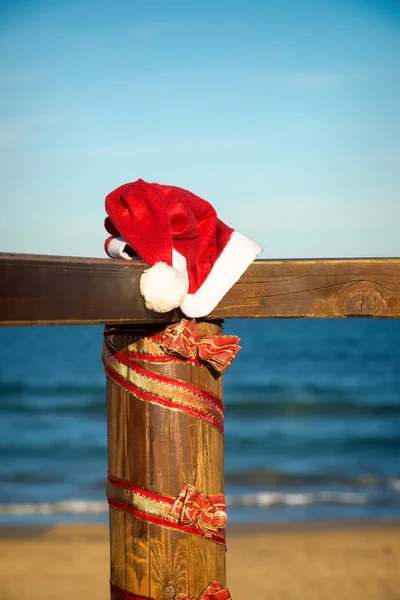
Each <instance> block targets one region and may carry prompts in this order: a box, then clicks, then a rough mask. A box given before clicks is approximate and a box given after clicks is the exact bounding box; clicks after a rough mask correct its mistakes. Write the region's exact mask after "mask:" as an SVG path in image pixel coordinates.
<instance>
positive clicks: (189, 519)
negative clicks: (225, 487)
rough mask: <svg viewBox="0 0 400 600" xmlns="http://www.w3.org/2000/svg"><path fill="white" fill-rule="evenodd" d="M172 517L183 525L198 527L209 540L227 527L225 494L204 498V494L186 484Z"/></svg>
mask: <svg viewBox="0 0 400 600" xmlns="http://www.w3.org/2000/svg"><path fill="white" fill-rule="evenodd" d="M170 515H171V516H172V517H173V518H175V519H176V521H177V522H178V523H180V524H181V525H194V524H195V525H197V527H198V528H199V529H200V531H201V532H202V533H203V534H204V535H205V536H206V537H208V538H212V536H213V535H215V534H217V533H218V530H219V529H225V527H226V506H225V499H224V495H223V494H215V495H213V496H208V497H207V498H204V496H203V494H202V493H201V492H199V491H198V490H196V488H194V487H193V486H192V485H190V484H189V483H186V484H185V485H184V486H183V488H182V489H181V491H180V492H179V495H178V497H177V498H176V500H175V502H174V504H173V506H172V508H171V511H170Z"/></svg>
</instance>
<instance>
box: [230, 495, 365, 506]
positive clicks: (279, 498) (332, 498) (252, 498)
mask: <svg viewBox="0 0 400 600" xmlns="http://www.w3.org/2000/svg"><path fill="white" fill-rule="evenodd" d="M368 501H369V499H368V496H367V495H366V494H358V493H352V492H317V493H308V494H300V493H291V494H290V493H287V494H285V493H281V492H258V493H257V494H247V495H244V496H231V497H229V496H228V497H227V499H226V503H227V505H230V506H258V507H268V506H279V505H285V506H302V505H305V504H367V503H368Z"/></svg>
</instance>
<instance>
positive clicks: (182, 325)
mask: <svg viewBox="0 0 400 600" xmlns="http://www.w3.org/2000/svg"><path fill="white" fill-rule="evenodd" d="M161 347H162V348H163V350H164V351H165V352H167V353H173V354H177V355H178V356H182V357H183V358H187V359H189V358H199V359H200V360H202V361H205V362H209V363H210V364H211V365H212V366H213V367H214V369H216V370H217V371H218V372H219V373H223V372H224V371H225V369H227V368H228V367H229V365H230V364H232V361H233V360H234V358H235V356H236V355H237V353H238V352H239V350H240V346H239V338H238V337H237V336H236V335H209V336H203V337H202V338H200V337H199V335H198V333H197V329H196V321H195V319H192V320H191V321H189V320H188V319H181V321H180V322H179V323H177V324H174V325H170V327H167V329H166V330H165V331H164V333H163V334H162V336H161Z"/></svg>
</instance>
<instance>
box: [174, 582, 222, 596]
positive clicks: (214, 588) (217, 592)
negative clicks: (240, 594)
mask: <svg viewBox="0 0 400 600" xmlns="http://www.w3.org/2000/svg"><path fill="white" fill-rule="evenodd" d="M175 600H231V595H230V593H229V590H228V588H226V587H225V586H224V585H222V583H220V582H219V581H214V582H213V583H211V584H210V585H209V586H208V588H206V589H205V590H204V591H203V592H201V594H200V596H197V599H195V598H193V597H192V596H187V595H186V594H178V595H177V596H175Z"/></svg>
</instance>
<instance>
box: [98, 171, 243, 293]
mask: <svg viewBox="0 0 400 600" xmlns="http://www.w3.org/2000/svg"><path fill="white" fill-rule="evenodd" d="M106 211H107V214H108V215H109V218H107V219H106V221H105V227H106V229H107V231H108V233H110V234H111V235H114V236H115V235H116V234H118V235H121V236H122V237H123V238H124V239H125V240H126V242H127V243H128V244H129V246H131V247H132V248H133V249H134V250H135V251H136V252H137V253H138V254H139V256H140V257H141V258H142V259H143V260H145V261H146V262H147V263H148V264H149V265H150V266H153V265H154V264H155V263H157V262H165V263H167V264H168V265H170V266H171V265H172V249H173V248H174V249H175V250H177V251H178V252H179V253H180V254H182V255H183V256H184V257H185V258H186V261H187V271H188V275H189V294H193V293H195V292H196V291H197V290H198V289H199V287H201V285H202V284H203V283H204V281H205V279H206V278H207V276H208V274H209V273H210V271H211V269H212V267H213V265H214V263H215V261H216V260H217V258H218V257H219V255H220V254H221V252H222V251H223V249H224V248H225V246H226V244H227V243H228V241H229V239H230V237H231V234H232V232H233V229H231V228H230V227H228V226H227V225H225V223H223V222H222V221H221V220H220V219H218V217H217V213H216V212H215V210H214V208H213V207H212V206H211V204H209V203H208V202H207V201H206V200H203V199H202V198H199V197H198V196H195V195H194V194H192V192H189V191H188V190H184V189H182V188H178V187H175V186H168V185H160V184H158V183H147V182H146V181H143V179H138V180H137V181H135V182H133V183H126V184H125V185H122V186H120V187H119V188H117V189H116V190H114V191H113V192H111V193H110V194H108V196H107V197H106Z"/></svg>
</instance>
